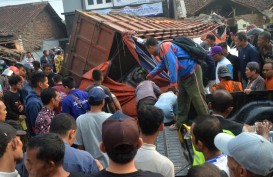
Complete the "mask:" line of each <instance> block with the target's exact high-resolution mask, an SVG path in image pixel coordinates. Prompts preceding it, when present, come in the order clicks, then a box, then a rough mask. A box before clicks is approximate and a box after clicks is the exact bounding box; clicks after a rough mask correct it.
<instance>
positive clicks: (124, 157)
mask: <svg viewBox="0 0 273 177" xmlns="http://www.w3.org/2000/svg"><path fill="white" fill-rule="evenodd" d="M141 145H142V139H141V138H140V131H139V128H138V125H137V121H136V120H135V119H133V118H130V117H128V118H125V119H120V118H109V119H107V120H106V121H105V122H104V123H103V125H102V143H101V145H100V149H101V151H102V152H105V153H107V155H108V157H109V166H108V167H107V168H106V169H104V170H102V171H100V172H98V173H97V174H96V175H94V176H95V177H112V176H122V177H130V176H131V177H133V176H138V177H142V176H145V177H148V176H149V177H163V176H162V175H160V174H158V173H153V172H148V171H147V172H144V171H141V170H138V169H137V168H136V167H135V163H134V157H135V155H136V153H137V150H138V149H139V148H140V147H141Z"/></svg>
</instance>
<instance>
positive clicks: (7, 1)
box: [0, 0, 76, 19]
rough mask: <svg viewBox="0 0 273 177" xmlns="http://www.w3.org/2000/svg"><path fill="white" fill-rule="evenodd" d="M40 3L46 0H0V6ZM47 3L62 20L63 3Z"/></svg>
mask: <svg viewBox="0 0 273 177" xmlns="http://www.w3.org/2000/svg"><path fill="white" fill-rule="evenodd" d="M42 1H46V0H0V6H7V5H16V4H26V3H32V2H42ZM47 1H49V3H50V4H51V6H52V7H53V8H54V9H55V11H56V12H57V13H58V14H59V15H60V17H61V18H62V19H64V16H63V15H61V13H63V12H64V10H63V1H62V0H47ZM75 1H76V0H75Z"/></svg>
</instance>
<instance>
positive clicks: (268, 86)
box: [265, 78, 273, 90]
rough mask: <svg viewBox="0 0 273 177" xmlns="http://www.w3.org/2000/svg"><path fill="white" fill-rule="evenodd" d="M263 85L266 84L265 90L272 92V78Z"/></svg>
mask: <svg viewBox="0 0 273 177" xmlns="http://www.w3.org/2000/svg"><path fill="white" fill-rule="evenodd" d="M265 84H266V90H273V78H271V79H266V80H265Z"/></svg>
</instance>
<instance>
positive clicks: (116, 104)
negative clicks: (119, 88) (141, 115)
mask: <svg viewBox="0 0 273 177" xmlns="http://www.w3.org/2000/svg"><path fill="white" fill-rule="evenodd" d="M113 102H114V104H115V107H116V109H118V110H120V111H122V108H121V105H120V103H119V101H118V99H117V98H116V97H113Z"/></svg>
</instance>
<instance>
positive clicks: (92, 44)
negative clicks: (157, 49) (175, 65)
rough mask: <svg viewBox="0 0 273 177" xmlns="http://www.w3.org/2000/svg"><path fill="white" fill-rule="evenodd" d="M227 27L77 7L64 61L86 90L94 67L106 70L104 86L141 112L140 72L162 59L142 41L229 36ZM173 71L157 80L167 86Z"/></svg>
mask: <svg viewBox="0 0 273 177" xmlns="http://www.w3.org/2000/svg"><path fill="white" fill-rule="evenodd" d="M225 29H226V26H225V25H223V24H221V23H213V22H207V21H206V22H202V21H198V20H192V19H191V20H174V19H168V18H161V17H159V18H149V17H136V16H130V15H125V14H109V15H101V14H97V13H92V12H80V11H77V12H76V15H75V20H74V26H73V29H72V33H71V37H70V40H69V45H68V47H67V50H66V52H67V53H66V59H65V61H64V74H65V75H66V74H70V75H71V76H73V77H74V78H75V80H76V81H77V83H78V84H80V86H79V88H80V89H85V88H86V87H87V86H88V85H89V84H92V77H91V73H92V71H90V70H91V69H92V68H94V67H99V68H100V69H101V70H103V72H104V76H105V81H104V83H103V84H105V85H106V86H108V87H109V88H110V90H111V91H112V92H113V93H114V94H115V95H116V96H117V98H118V100H119V101H120V103H121V105H122V108H123V111H124V112H125V113H126V114H129V115H131V116H136V110H135V109H134V108H135V96H134V87H135V79H136V78H137V77H139V75H145V73H147V72H149V71H150V70H152V69H153V68H154V67H155V66H156V64H157V63H158V60H157V59H156V58H152V56H150V55H149V54H148V52H147V51H146V50H145V47H144V45H143V43H142V39H147V38H149V37H155V38H157V39H158V40H161V41H162V40H169V39H172V38H174V37H176V36H188V37H191V38H195V37H202V35H203V36H204V35H206V34H208V33H211V34H214V35H215V36H216V38H217V41H224V40H225V38H226V33H225ZM168 79H169V77H168V75H167V73H165V72H163V73H162V74H161V75H159V77H156V80H155V82H156V83H157V84H158V85H159V86H160V87H161V88H162V90H164V89H165V88H166V87H167V85H168Z"/></svg>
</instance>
